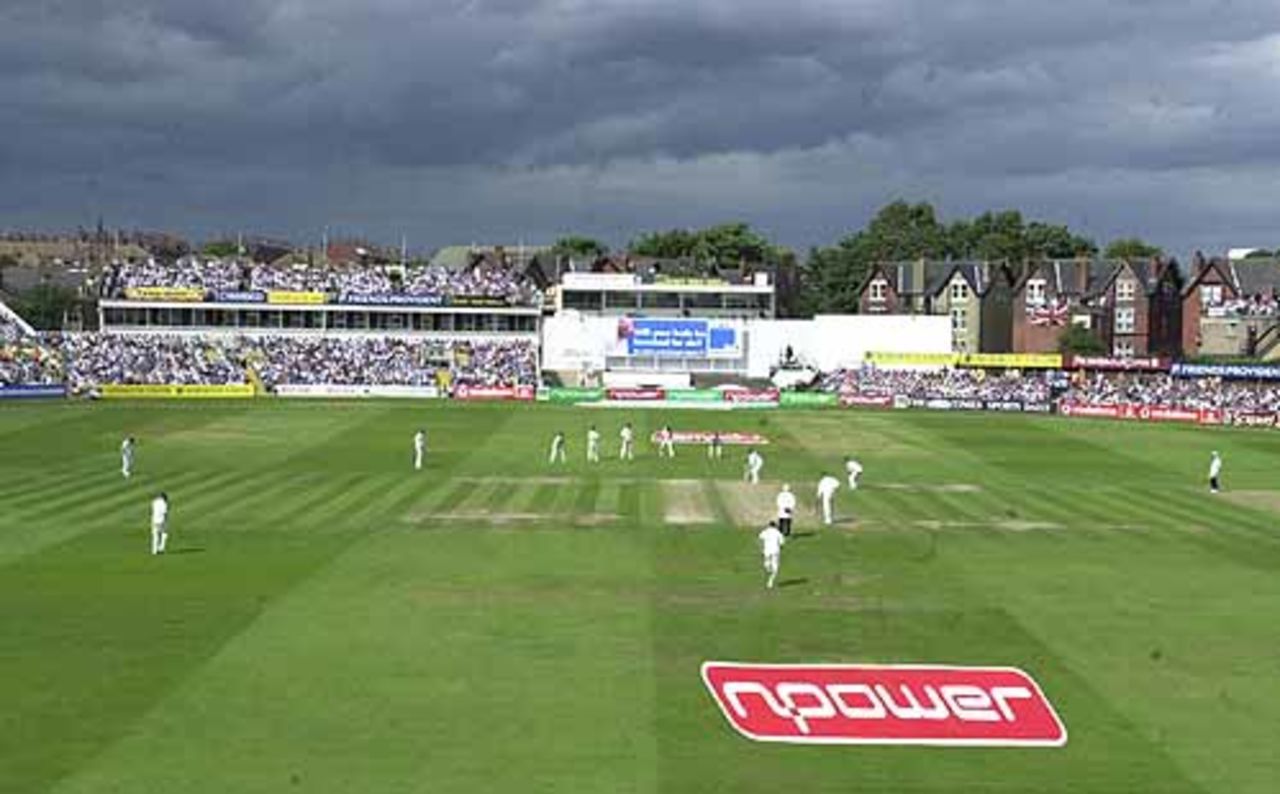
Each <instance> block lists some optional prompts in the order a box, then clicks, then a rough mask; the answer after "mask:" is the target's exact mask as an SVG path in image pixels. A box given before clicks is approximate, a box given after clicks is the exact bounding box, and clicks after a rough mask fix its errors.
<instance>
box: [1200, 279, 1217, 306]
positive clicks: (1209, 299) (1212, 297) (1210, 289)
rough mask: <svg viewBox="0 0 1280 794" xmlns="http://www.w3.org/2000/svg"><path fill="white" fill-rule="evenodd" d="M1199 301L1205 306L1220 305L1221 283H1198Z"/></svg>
mask: <svg viewBox="0 0 1280 794" xmlns="http://www.w3.org/2000/svg"><path fill="white" fill-rule="evenodd" d="M1200 303H1202V304H1203V305H1205V306H1220V305H1222V285H1221V284H1202V285H1200Z"/></svg>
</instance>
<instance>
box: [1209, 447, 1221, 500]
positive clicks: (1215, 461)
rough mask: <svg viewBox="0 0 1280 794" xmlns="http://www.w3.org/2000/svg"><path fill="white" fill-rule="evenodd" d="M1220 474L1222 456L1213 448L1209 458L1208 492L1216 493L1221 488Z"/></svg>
mask: <svg viewBox="0 0 1280 794" xmlns="http://www.w3.org/2000/svg"><path fill="white" fill-rule="evenodd" d="M1221 476H1222V456H1221V455H1219V454H1218V453H1217V451H1216V450H1215V451H1214V453H1213V457H1211V458H1209V493H1217V492H1218V491H1219V490H1220V489H1221V488H1222V483H1221V482H1220V481H1219V479H1218V478H1219V477H1221Z"/></svg>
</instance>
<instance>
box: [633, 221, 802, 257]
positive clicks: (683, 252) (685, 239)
mask: <svg viewBox="0 0 1280 794" xmlns="http://www.w3.org/2000/svg"><path fill="white" fill-rule="evenodd" d="M627 250H628V251H630V252H631V253H632V254H635V255H637V256H651V257H655V258H657V259H694V260H696V261H697V262H700V263H704V264H710V265H714V266H716V267H726V268H731V267H737V266H738V265H739V264H741V263H744V262H745V263H748V264H761V263H765V264H767V263H769V262H770V260H771V259H774V258H776V257H777V256H778V255H780V252H779V250H778V249H777V247H776V246H774V245H773V244H772V243H771V242H770V241H769V240H768V239H767V238H766V237H765V236H764V235H762V234H760V233H759V232H757V231H756V230H755V229H752V228H751V225H750V224H748V223H742V222H735V223H722V224H719V225H717V226H711V227H708V228H706V229H671V230H669V231H665V232H650V233H648V234H643V235H641V236H639V237H637V238H636V239H634V240H632V241H631V243H630V244H629V245H628V246H627Z"/></svg>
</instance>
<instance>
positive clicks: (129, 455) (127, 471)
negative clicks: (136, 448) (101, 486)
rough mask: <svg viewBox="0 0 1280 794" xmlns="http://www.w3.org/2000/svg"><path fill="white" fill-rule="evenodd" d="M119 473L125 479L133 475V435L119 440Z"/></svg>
mask: <svg viewBox="0 0 1280 794" xmlns="http://www.w3.org/2000/svg"><path fill="white" fill-rule="evenodd" d="M120 474H121V475H123V476H124V478H125V479H126V480H127V479H129V478H130V477H132V476H133V436H127V437H126V438H125V440H124V441H121V442H120Z"/></svg>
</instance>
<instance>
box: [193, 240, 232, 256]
mask: <svg viewBox="0 0 1280 794" xmlns="http://www.w3.org/2000/svg"><path fill="white" fill-rule="evenodd" d="M200 253H202V254H204V255H205V256H207V257H212V258H213V259H230V258H232V257H234V256H238V255H239V254H240V247H239V246H238V245H236V242H235V240H212V241H210V242H207V243H205V244H204V245H203V246H201V248H200Z"/></svg>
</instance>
